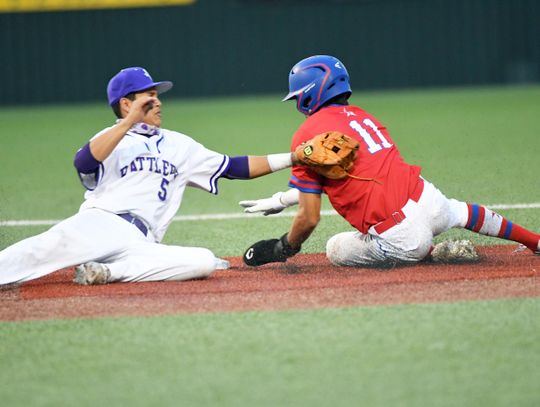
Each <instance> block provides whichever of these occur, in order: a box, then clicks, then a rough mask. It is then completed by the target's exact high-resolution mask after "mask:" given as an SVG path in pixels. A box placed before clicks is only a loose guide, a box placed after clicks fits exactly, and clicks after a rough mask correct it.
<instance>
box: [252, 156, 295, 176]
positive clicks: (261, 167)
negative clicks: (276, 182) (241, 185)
mask: <svg viewBox="0 0 540 407" xmlns="http://www.w3.org/2000/svg"><path fill="white" fill-rule="evenodd" d="M294 164H298V159H297V157H296V153H294V152H293V153H281V154H269V155H265V156H256V155H250V156H248V165H249V178H257V177H261V176H263V175H266V174H270V173H271V172H276V171H279V170H283V169H285V168H289V167H291V166H292V165H294Z"/></svg>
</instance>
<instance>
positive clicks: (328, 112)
mask: <svg viewBox="0 0 540 407" xmlns="http://www.w3.org/2000/svg"><path fill="white" fill-rule="evenodd" d="M364 117H366V116H365V112H364V111H363V110H362V109H360V108H359V107H357V106H344V105H340V106H328V107H325V108H323V109H321V110H319V111H318V112H316V113H315V114H313V115H311V116H309V117H308V118H307V119H306V120H305V121H304V122H303V123H302V124H301V125H300V127H299V128H298V130H297V131H296V132H295V134H294V136H293V140H292V148H293V149H294V148H295V147H296V146H298V145H299V144H301V143H303V142H304V141H307V140H309V139H311V138H313V137H315V136H316V135H319V134H322V133H326V132H330V131H339V132H341V133H343V134H347V135H349V136H351V135H352V134H354V130H353V128H352V127H351V125H350V123H351V121H353V120H360V121H361V120H363V118H364Z"/></svg>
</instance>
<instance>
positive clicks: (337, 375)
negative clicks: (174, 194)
mask: <svg viewBox="0 0 540 407" xmlns="http://www.w3.org/2000/svg"><path fill="white" fill-rule="evenodd" d="M538 312H540V301H539V300H532V299H531V300H519V301H491V302H464V303H457V304H439V305H407V306H389V307H373V308H371V307H366V308H352V309H333V310H315V311H287V312H267V313H255V312H250V313H233V314H208V315H193V316H168V317H157V318H122V319H100V320H80V321H47V322H34V323H11V324H7V323H4V324H0V328H1V331H0V332H2V334H3V335H2V336H3V338H2V342H1V343H2V345H1V346H2V347H1V348H0V349H1V350H0V360H1V361H2V370H1V373H0V389H1V390H0V394H1V396H2V404H3V405H6V406H8V405H9V406H12V405H25V406H28V405H54V406H60V405H66V406H67V405H80V406H96V405H129V406H148V405H156V406H166V405H170V406H173V405H176V406H177V405H185V406H194V405H219V406H328V405H335V406H353V405H362V406H389V405H399V406H419V405H430V406H475V407H478V406H490V407H493V406H510V405H512V406H518V405H519V406H533V405H537V403H538V402H539V401H540V397H539V391H538V375H539V373H540V370H539V366H540V353H539V352H534V350H538V332H539V330H540V319H539V318H538V317H537V316H538Z"/></svg>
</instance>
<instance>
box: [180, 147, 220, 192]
mask: <svg viewBox="0 0 540 407" xmlns="http://www.w3.org/2000/svg"><path fill="white" fill-rule="evenodd" d="M229 160H230V158H229V156H227V155H224V154H220V153H217V152H215V151H212V150H209V149H207V148H206V147H204V146H203V145H202V144H200V143H197V142H195V141H194V142H193V144H192V145H191V147H190V150H189V170H190V175H189V178H188V185H189V186H192V187H196V188H200V189H202V190H205V191H208V192H210V193H212V194H215V195H217V193H218V185H217V182H218V179H219V177H221V176H222V175H223V172H224V171H225V170H226V169H227V167H228V166H229Z"/></svg>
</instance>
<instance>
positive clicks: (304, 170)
mask: <svg viewBox="0 0 540 407" xmlns="http://www.w3.org/2000/svg"><path fill="white" fill-rule="evenodd" d="M309 139H310V136H309V134H308V133H306V132H304V131H302V130H301V129H299V130H298V131H297V132H296V133H295V135H294V136H293V139H292V142H291V151H294V150H295V149H296V147H297V146H298V145H299V144H301V143H303V142H304V141H306V140H309ZM322 183H323V177H322V176H320V175H319V174H317V173H316V172H315V171H313V170H312V169H310V168H309V167H307V166H305V165H295V166H293V168H292V173H291V178H290V179H289V187H291V188H296V189H298V190H299V191H301V192H305V193H308V194H322V192H323V188H322Z"/></svg>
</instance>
